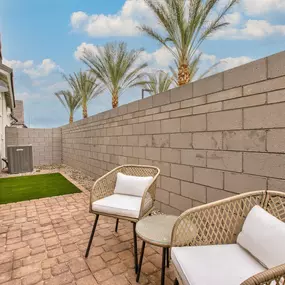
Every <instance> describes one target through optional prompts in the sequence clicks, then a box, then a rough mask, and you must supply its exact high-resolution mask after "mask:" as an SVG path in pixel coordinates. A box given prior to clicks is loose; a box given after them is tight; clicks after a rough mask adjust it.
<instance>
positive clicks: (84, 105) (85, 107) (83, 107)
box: [82, 104, 88, 119]
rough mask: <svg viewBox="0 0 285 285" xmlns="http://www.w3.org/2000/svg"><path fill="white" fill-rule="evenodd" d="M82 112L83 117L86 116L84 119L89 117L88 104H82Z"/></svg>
mask: <svg viewBox="0 0 285 285" xmlns="http://www.w3.org/2000/svg"><path fill="white" fill-rule="evenodd" d="M82 114H83V118H84V119H86V118H88V113H87V106H86V104H82Z"/></svg>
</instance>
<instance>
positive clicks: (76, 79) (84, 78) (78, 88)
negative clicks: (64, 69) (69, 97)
mask: <svg viewBox="0 0 285 285" xmlns="http://www.w3.org/2000/svg"><path fill="white" fill-rule="evenodd" d="M63 76H64V78H65V80H66V81H67V82H68V84H69V85H70V87H71V88H72V90H73V92H74V94H76V95H77V96H79V97H80V98H81V105H82V115H83V118H87V117H88V111H87V105H88V103H89V102H90V101H91V100H92V99H93V98H95V97H96V96H98V95H99V94H101V93H102V92H103V91H104V88H103V86H102V85H101V84H100V83H97V78H96V77H94V76H93V75H92V74H91V73H90V72H87V71H85V72H83V71H79V72H78V73H75V72H74V73H73V74H70V75H69V76H66V75H63Z"/></svg>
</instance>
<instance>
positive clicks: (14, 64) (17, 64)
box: [3, 58, 34, 69]
mask: <svg viewBox="0 0 285 285" xmlns="http://www.w3.org/2000/svg"><path fill="white" fill-rule="evenodd" d="M3 64H5V65H7V66H9V67H11V68H13V69H24V68H29V67H32V66H33V64H34V62H33V60H26V61H20V60H7V59H5V58H4V59H3Z"/></svg>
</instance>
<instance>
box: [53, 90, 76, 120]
mask: <svg viewBox="0 0 285 285" xmlns="http://www.w3.org/2000/svg"><path fill="white" fill-rule="evenodd" d="M55 96H56V97H57V98H58V100H59V101H60V102H61V104H62V105H63V106H64V107H65V109H66V110H67V112H68V113H69V123H70V124H71V123H73V115H74V112H75V111H76V110H77V109H78V108H79V107H80V104H81V98H80V97H79V96H76V95H73V94H72V93H71V92H70V91H69V90H61V91H59V92H56V93H55Z"/></svg>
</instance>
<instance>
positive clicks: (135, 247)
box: [133, 223, 138, 273]
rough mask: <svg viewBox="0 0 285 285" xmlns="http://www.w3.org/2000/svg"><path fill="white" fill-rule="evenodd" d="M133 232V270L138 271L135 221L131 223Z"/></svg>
mask: <svg viewBox="0 0 285 285" xmlns="http://www.w3.org/2000/svg"><path fill="white" fill-rule="evenodd" d="M133 233H134V258H135V272H136V273H138V244H137V233H136V223H133Z"/></svg>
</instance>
